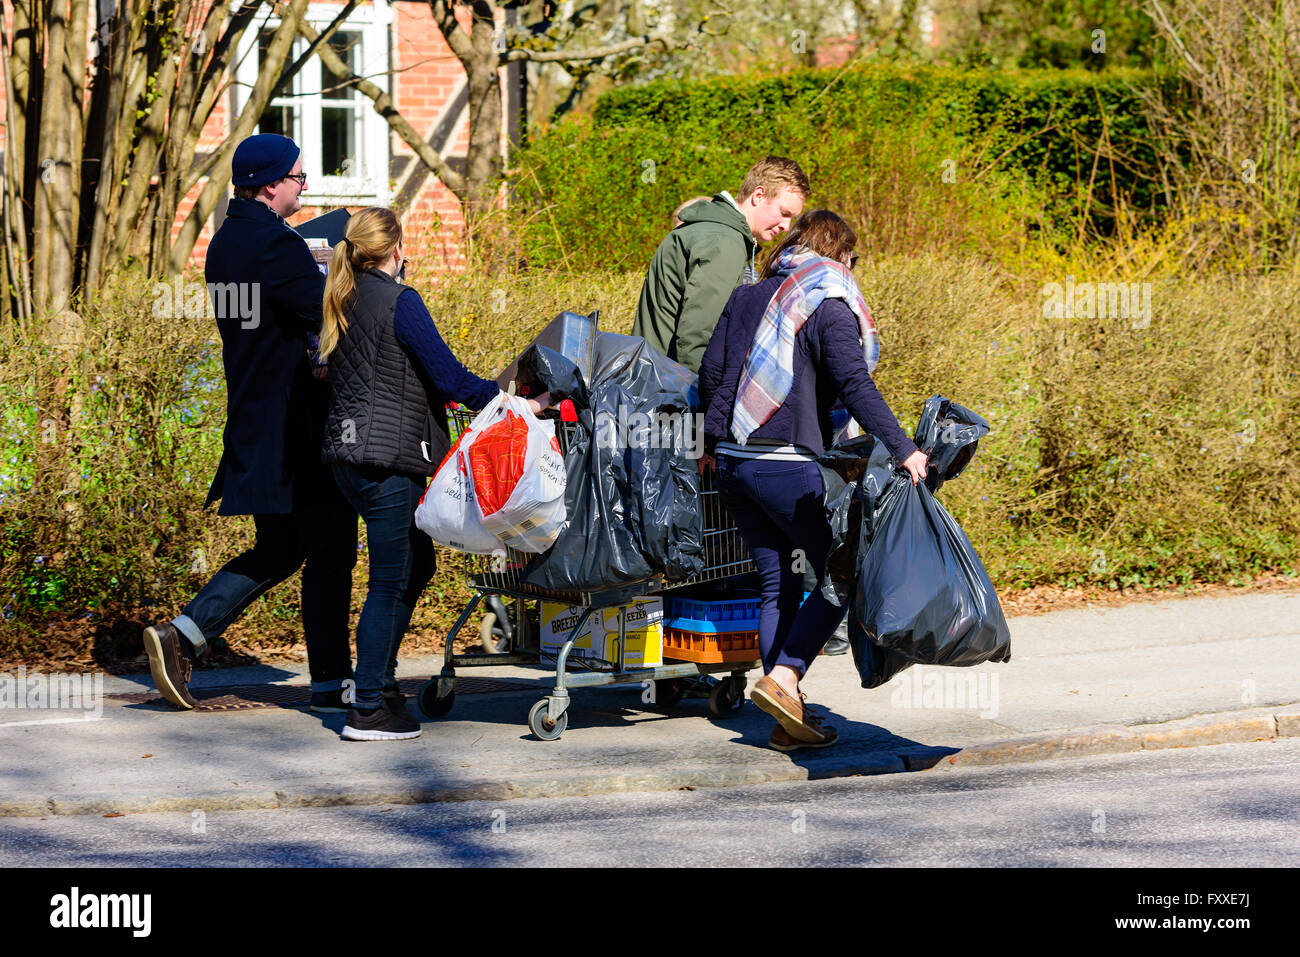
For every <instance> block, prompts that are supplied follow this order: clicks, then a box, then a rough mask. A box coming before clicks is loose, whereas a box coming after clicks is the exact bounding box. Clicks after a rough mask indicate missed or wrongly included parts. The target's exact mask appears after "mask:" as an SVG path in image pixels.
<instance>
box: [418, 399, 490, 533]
mask: <svg viewBox="0 0 1300 957" xmlns="http://www.w3.org/2000/svg"><path fill="white" fill-rule="evenodd" d="M504 395H505V393H502V394H501V396H498V397H497V398H496V399H493V400H492V401H491V402H489V403H488V404H487V407H486V408H484V410H483V411H482V412H480V413H479V414H478V415H477V416H476V417H475V418H474V421H473V422H472V423H471V424H470V427H469V428H468V429H466V430H465V431H464V432H463V433H461V436H460V438H458V439H457V440H456V443H455V444H454V445H453V446H452V447H451V451H450V452H448V453H447V454H446V456H444V458H443V460H442V462H441V463H440V464H439V465H438V469H437V471H436V472H435V473H434V475H433V481H431V482H430V483H429V487H428V489H426V490H425V493H424V496H423V497H422V498H421V499H420V504H419V505H418V506H417V507H416V509H415V526H416V528H418V529H420V531H422V532H424V533H425V534H426V535H428V536H429V537H430V538H432V539H433V540H434V541H435V542H437V543H438V544H439V545H445V546H447V547H448V548H454V549H456V550H457V551H461V552H470V553H472V554H475V555H490V554H492V553H493V552H499V551H502V545H501V542H500V540H498V539H497V537H496V536H495V535H494V534H492V532H491V530H489V529H488V528H487V527H486V526H485V525H484V524H483V514H482V513H481V512H480V511H479V509H478V505H477V504H476V503H475V500H474V483H473V482H472V481H471V480H470V474H469V462H468V460H467V459H466V457H465V452H466V450H467V449H469V448H470V447H472V446H473V444H474V442H475V440H477V439H478V437H479V434H480V433H479V427H480V423H481V422H484V424H485V423H486V421H487V420H490V419H491V417H492V416H490V415H489V413H495V411H496V409H498V408H499V407H500V405H501V401H500V400H501V398H502V397H503V396H504Z"/></svg>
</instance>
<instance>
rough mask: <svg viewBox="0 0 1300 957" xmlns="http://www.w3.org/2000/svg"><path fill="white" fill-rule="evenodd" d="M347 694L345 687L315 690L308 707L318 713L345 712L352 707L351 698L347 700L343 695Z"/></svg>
mask: <svg viewBox="0 0 1300 957" xmlns="http://www.w3.org/2000/svg"><path fill="white" fill-rule="evenodd" d="M345 694H347V692H346V691H345V690H344V689H343V688H335V689H334V690H333V691H313V692H312V693H311V704H310V705H308V709H309V710H311V711H315V712H316V713H317V714H343V713H344V712H345V711H350V710H351V708H352V701H351V698H350V697H349V698H348V699H347V700H345V699H344V697H343V696H344V695H345Z"/></svg>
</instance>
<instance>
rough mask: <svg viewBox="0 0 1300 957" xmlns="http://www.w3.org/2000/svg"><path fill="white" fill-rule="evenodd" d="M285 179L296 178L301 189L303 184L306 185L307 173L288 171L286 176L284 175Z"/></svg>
mask: <svg viewBox="0 0 1300 957" xmlns="http://www.w3.org/2000/svg"><path fill="white" fill-rule="evenodd" d="M285 179H296V180H297V181H298V187H299V188H300V189H301V188H302V187H303V186H306V185H307V174H306V173H290V174H289V175H288V176H286V177H285Z"/></svg>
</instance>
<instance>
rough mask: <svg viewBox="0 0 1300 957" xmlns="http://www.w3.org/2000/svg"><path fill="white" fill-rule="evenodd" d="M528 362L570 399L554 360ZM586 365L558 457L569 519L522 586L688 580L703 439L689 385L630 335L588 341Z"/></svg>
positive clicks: (698, 554)
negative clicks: (573, 426) (573, 419)
mask: <svg viewBox="0 0 1300 957" xmlns="http://www.w3.org/2000/svg"><path fill="white" fill-rule="evenodd" d="M548 351H549V350H548ZM536 358H537V359H541V360H544V361H533V362H532V363H531V365H530V368H531V370H533V371H534V372H535V374H536V375H537V376H538V378H539V380H540V382H541V383H542V385H543V386H545V387H547V388H552V387H554V388H555V389H556V390H557V391H561V392H563V391H576V390H573V382H572V373H571V372H570V370H569V367H568V366H566V365H565V364H563V363H561V362H558V361H556V359H555V357H554V354H552V355H549V356H548V355H547V354H546V353H545V352H543V351H542V350H541V349H540V348H539V349H538V353H537V357H536ZM593 358H594V362H593V371H592V381H591V383H590V385H589V386H588V387H587V391H588V399H589V405H588V406H587V407H585V408H579V410H578V419H579V426H580V427H579V428H578V430H577V435H575V437H574V441H573V442H572V444H571V445H570V447H569V449H568V451H567V453H566V456H565V469H566V473H567V479H568V485H567V488H566V490H565V506H566V508H567V512H568V521H567V523H566V525H565V526H564V528H562V529H561V531H560V534H559V537H558V538H557V539H556V541H555V544H554V545H553V546H551V548H550V549H549V550H548V551H546V552H544V553H543V554H541V555H539V556H538V557H537V558H535V559H534V560H533V561H532V562H531V563H530V564H529V566H528V567H527V568H526V569H525V570H524V581H525V582H527V583H528V584H530V585H534V586H537V587H541V588H547V589H551V590H583V591H600V590H604V589H607V588H615V587H618V586H622V585H627V584H629V583H633V582H643V581H648V580H650V579H652V578H655V577H656V576H660V575H662V576H663V577H664V578H666V579H667V580H668V581H679V580H681V579H683V578H689V577H691V576H692V575H697V574H699V573H700V571H701V570H702V569H703V567H704V534H703V524H702V518H701V513H700V479H699V473H698V471H697V469H696V462H697V460H698V448H697V443H699V442H700V441H702V439H703V436H701V435H698V434H697V433H696V430H695V428H694V426H695V419H694V417H693V416H692V415H691V411H690V402H689V392H690V388H691V386H692V385H693V384H694V380H695V377H694V376H693V375H692V374H691V372H690V371H689V370H687V369H684V368H683V367H682V366H680V365H678V364H677V363H675V362H673V361H671V360H670V359H668V358H666V357H664V356H663V355H661V354H660V353H658V352H656V351H655V350H654V349H652V348H651V347H650V346H649V345H647V344H646V342H645V340H644V339H640V338H637V337H634V336H622V335H617V334H615V333H609V332H599V333H597V334H596V345H595V354H594V357H593ZM521 365H522V362H521ZM570 365H571V364H570ZM575 404H577V403H576V402H575Z"/></svg>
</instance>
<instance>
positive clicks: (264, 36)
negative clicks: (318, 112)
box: [257, 29, 297, 93]
mask: <svg viewBox="0 0 1300 957" xmlns="http://www.w3.org/2000/svg"><path fill="white" fill-rule="evenodd" d="M274 37H275V31H274V30H269V29H263V30H259V31H258V33H257V66H258V69H261V66H262V64H263V63H265V62H266V51H267V50H269V49H270V48H271V40H272V39H273V38H274ZM292 62H293V50H292V49H290V51H289V55H288V56H286V57H285V60H284V65H285V66H288V65H289V64H290V63H292ZM296 83H297V77H295V78H294V83H293V84H290V86H289V88H288V89H286V90H285V91H284V92H285V93H292V92H293V86H294V85H295V84H296Z"/></svg>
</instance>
